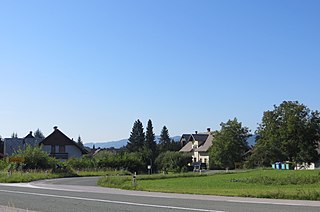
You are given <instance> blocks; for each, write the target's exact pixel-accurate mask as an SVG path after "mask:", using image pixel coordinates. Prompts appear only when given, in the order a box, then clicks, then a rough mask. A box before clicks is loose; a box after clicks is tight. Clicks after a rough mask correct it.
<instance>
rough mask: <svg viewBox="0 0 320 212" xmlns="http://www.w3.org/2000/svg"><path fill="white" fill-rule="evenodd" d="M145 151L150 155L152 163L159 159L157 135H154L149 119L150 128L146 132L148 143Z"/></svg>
mask: <svg viewBox="0 0 320 212" xmlns="http://www.w3.org/2000/svg"><path fill="white" fill-rule="evenodd" d="M145 149H146V151H147V152H148V153H149V155H150V159H152V161H154V160H155V158H156V157H157V143H156V141H155V135H154V133H153V126H152V121H151V120H150V119H149V121H148V126H147V130H146V142H145Z"/></svg>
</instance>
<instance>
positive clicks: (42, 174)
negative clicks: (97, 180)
mask: <svg viewBox="0 0 320 212" xmlns="http://www.w3.org/2000/svg"><path fill="white" fill-rule="evenodd" d="M129 174H130V172H127V171H114V170H113V171H111V170H108V171H90V170H86V171H77V172H74V173H51V172H50V171H49V172H46V171H39V170H37V171H35V170H30V171H28V172H22V171H14V172H12V174H10V175H9V174H8V172H6V171H2V172H0V183H24V182H31V181H35V180H44V179H53V178H62V177H91V176H124V175H129Z"/></svg>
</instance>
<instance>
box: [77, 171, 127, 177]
mask: <svg viewBox="0 0 320 212" xmlns="http://www.w3.org/2000/svg"><path fill="white" fill-rule="evenodd" d="M77 175H78V176H80V177H93V176H125V175H131V173H130V172H128V171H121V170H119V171H118V170H106V171H101V170H100V171H99V170H81V171H77Z"/></svg>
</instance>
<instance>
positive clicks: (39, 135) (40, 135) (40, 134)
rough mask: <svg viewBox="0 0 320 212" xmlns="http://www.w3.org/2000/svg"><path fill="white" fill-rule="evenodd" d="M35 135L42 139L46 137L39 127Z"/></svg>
mask: <svg viewBox="0 0 320 212" xmlns="http://www.w3.org/2000/svg"><path fill="white" fill-rule="evenodd" d="M34 137H35V138H37V139H40V140H43V139H44V138H45V137H44V135H43V133H42V132H41V130H40V129H39V128H38V129H37V130H36V131H35V132H34Z"/></svg>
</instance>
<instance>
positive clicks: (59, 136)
mask: <svg viewBox="0 0 320 212" xmlns="http://www.w3.org/2000/svg"><path fill="white" fill-rule="evenodd" d="M41 144H43V145H74V146H76V147H78V148H79V149H80V150H81V152H82V153H83V154H87V153H88V151H87V150H86V149H85V148H83V147H81V146H80V145H79V144H78V143H77V142H75V141H74V140H71V139H70V138H68V136H66V135H65V134H64V133H63V132H61V131H60V130H59V129H57V128H55V129H54V131H53V133H51V134H50V135H48V136H47V137H46V138H45V139H43V140H42V141H41V142H40V145H41Z"/></svg>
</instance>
